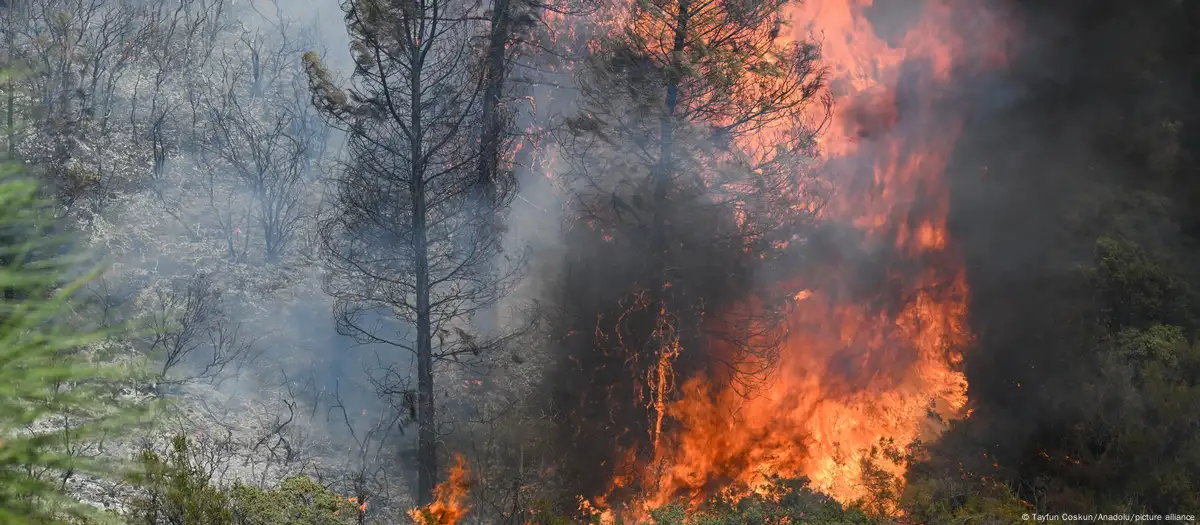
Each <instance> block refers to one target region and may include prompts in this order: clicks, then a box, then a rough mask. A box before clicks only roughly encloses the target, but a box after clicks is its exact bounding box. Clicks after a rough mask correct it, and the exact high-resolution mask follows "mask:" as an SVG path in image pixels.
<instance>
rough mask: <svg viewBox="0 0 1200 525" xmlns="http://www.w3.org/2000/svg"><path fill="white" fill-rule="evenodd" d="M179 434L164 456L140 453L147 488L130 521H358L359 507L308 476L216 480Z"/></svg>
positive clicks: (321, 524)
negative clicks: (265, 483) (265, 486)
mask: <svg viewBox="0 0 1200 525" xmlns="http://www.w3.org/2000/svg"><path fill="white" fill-rule="evenodd" d="M190 446H191V445H190V443H189V442H188V439H187V438H186V437H184V436H177V437H175V439H174V440H172V443H171V449H170V450H169V451H168V452H167V455H166V457H162V456H160V455H158V454H156V453H154V452H153V451H146V452H143V453H142V454H141V456H140V459H141V463H142V465H143V467H144V469H145V472H144V473H143V474H141V475H140V476H137V477H135V478H134V479H133V481H135V482H137V483H139V484H140V485H142V486H143V487H145V488H146V492H145V494H144V495H143V496H142V497H141V498H139V499H138V500H136V501H134V502H133V504H132V505H131V506H130V507H131V511H130V513H129V516H128V517H129V518H130V519H129V522H130V523H145V524H149V525H153V524H157V523H186V524H188V525H345V524H351V523H359V517H360V513H359V509H358V507H357V506H356V505H355V504H354V503H353V502H351V501H350V500H349V499H348V498H345V497H343V496H341V495H338V494H334V493H333V492H332V491H330V490H329V489H327V488H325V487H322V486H321V485H319V484H317V483H316V482H315V481H313V480H312V478H309V477H308V476H302V475H296V476H291V477H289V478H287V479H284V480H283V481H282V482H280V484H279V486H278V487H276V488H274V489H271V490H262V489H259V488H256V487H252V486H249V485H245V484H242V483H235V484H234V485H233V486H232V487H229V488H228V489H222V488H220V487H218V486H217V485H216V484H215V480H213V478H212V474H211V472H208V471H206V470H204V469H203V468H201V467H200V466H199V465H197V464H196V462H195V461H194V459H193V455H192V454H191V453H190Z"/></svg>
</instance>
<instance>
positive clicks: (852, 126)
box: [581, 0, 1005, 521]
mask: <svg viewBox="0 0 1200 525" xmlns="http://www.w3.org/2000/svg"><path fill="white" fill-rule="evenodd" d="M874 3H875V2H873V1H872V0H809V1H806V2H803V3H799V4H794V5H793V6H792V7H790V8H789V9H790V11H791V12H790V13H789V18H790V19H791V21H792V29H791V30H789V32H791V33H792V34H791V37H793V38H795V39H797V40H812V39H817V40H820V41H821V42H822V57H823V59H824V61H825V64H826V65H827V66H828V68H829V76H830V89H831V91H832V93H833V95H834V97H835V99H836V103H835V112H834V115H833V118H832V121H831V123H830V126H829V128H828V131H827V133H826V134H825V135H823V136H821V137H820V138H819V144H818V149H819V150H820V153H821V155H822V161H823V164H824V166H825V168H826V171H827V172H828V175H829V177H830V182H831V183H832V184H833V185H834V186H835V187H836V188H837V195H836V197H835V198H834V200H833V201H832V202H830V204H829V206H828V207H827V208H826V209H825V210H824V211H823V214H822V216H821V218H822V219H823V220H824V222H825V223H827V224H829V225H840V226H837V227H834V228H832V231H834V232H835V233H833V234H830V235H831V238H830V239H825V240H824V241H821V240H815V241H814V242H813V243H812V244H813V245H812V246H809V249H811V251H812V252H813V253H814V254H816V255H814V256H813V257H812V258H811V260H808V261H806V262H805V265H804V267H800V268H796V269H795V272H794V274H793V275H794V279H793V280H792V282H791V284H790V285H791V286H793V288H792V289H794V290H796V295H795V298H796V302H795V309H794V311H793V313H792V314H791V317H790V319H789V322H788V331H789V334H790V335H789V336H788V339H787V342H786V343H785V344H784V345H783V347H782V348H781V351H780V352H779V359H778V361H777V362H775V363H771V365H772V369H773V370H774V371H775V374H774V375H773V377H771V378H770V380H769V381H767V382H766V383H765V384H763V385H761V387H760V388H756V389H755V390H754V391H753V392H751V393H749V394H748V395H747V392H745V391H744V390H742V389H739V388H735V387H733V386H731V385H730V384H729V383H731V382H730V381H721V380H714V379H713V378H712V377H706V376H703V375H701V376H697V377H689V378H683V379H684V381H683V382H682V384H681V385H680V386H679V387H678V388H676V389H675V393H676V395H675V396H674V399H673V400H672V401H670V402H669V403H665V404H664V403H663V402H662V401H661V400H657V399H656V402H657V405H656V406H658V407H662V406H665V415H663V414H656V417H657V418H658V419H657V420H656V421H655V424H654V425H653V428H654V429H655V435H654V438H655V439H654V442H655V446H654V450H653V453H652V457H651V458H646V457H644V456H643V457H639V455H638V454H636V453H634V452H632V451H625V452H628V454H627V455H626V457H627V461H626V465H623V467H625V468H619V469H617V470H618V473H617V474H616V475H615V476H614V478H613V479H612V481H611V486H610V490H609V491H608V493H607V494H605V495H604V496H602V497H599V498H596V500H595V501H594V502H593V503H594V505H592V504H589V503H588V502H583V504H582V505H581V510H584V511H595V513H596V514H598V515H600V516H601V517H602V521H607V519H611V517H612V516H613V514H614V512H613V511H614V510H617V509H616V508H615V506H617V505H620V504H626V505H630V506H631V507H632V508H629V509H628V510H627V511H625V510H617V512H616V513H617V514H628V515H631V516H632V517H641V516H645V511H646V509H650V508H655V507H659V506H662V505H665V504H668V503H673V502H681V501H682V502H690V503H692V504H697V503H700V502H701V501H702V500H703V499H705V498H706V497H708V496H711V495H714V494H716V493H725V494H727V495H735V496H736V495H737V494H749V493H751V492H753V491H756V490H759V489H761V488H763V487H764V486H765V485H766V484H767V483H768V480H769V478H770V476H783V477H807V478H808V479H809V480H810V481H811V482H812V484H813V486H814V488H815V489H817V490H820V491H822V492H825V493H828V494H830V495H831V496H833V497H834V498H835V499H837V500H838V501H840V502H842V503H846V504H849V503H853V502H857V501H862V500H871V499H872V498H873V496H875V494H873V493H872V492H873V491H876V490H878V488H879V487H877V486H875V485H878V484H879V483H880V482H881V480H882V483H884V484H887V485H888V486H889V487H890V489H891V491H892V494H893V495H897V494H896V491H898V490H899V489H900V488H902V484H903V478H904V475H905V470H906V465H904V462H903V461H902V459H903V458H902V457H901V456H900V453H901V452H902V451H904V449H905V447H907V446H908V445H911V444H914V443H916V442H921V441H928V440H931V439H935V438H936V437H937V436H938V435H940V433H941V432H942V431H943V430H944V428H945V425H944V423H945V421H947V420H952V419H958V418H962V417H965V416H966V415H967V410H966V405H967V381H966V377H965V375H964V374H963V373H962V371H961V367H960V364H961V361H962V359H963V356H962V352H963V351H964V350H965V348H966V346H967V345H968V344H969V343H970V341H971V338H972V336H971V334H970V332H969V330H968V327H967V313H968V305H969V289H968V284H967V278H966V274H965V271H964V269H963V262H962V257H961V255H960V252H959V251H958V245H957V244H956V243H955V242H954V240H953V239H952V238H951V236H950V231H949V228H948V222H949V221H948V217H949V208H950V190H949V186H948V183H947V181H946V180H945V175H946V174H945V171H946V167H947V165H948V162H949V159H950V157H951V155H952V153H953V151H954V147H955V144H956V141H957V138H958V132H959V130H960V129H961V123H962V121H963V112H962V111H961V110H960V109H961V108H957V107H948V106H947V104H945V103H943V102H945V100H944V99H943V98H942V97H944V98H945V99H950V98H953V97H947V96H946V95H949V94H952V93H953V86H952V83H953V82H952V79H953V76H954V75H953V72H954V71H956V68H958V67H959V66H960V65H962V64H964V63H966V62H968V60H966V59H967V57H974V58H979V59H981V60H975V61H973V62H978V64H973V65H972V67H988V66H995V65H998V63H999V62H1001V61H1002V58H1001V56H1000V55H1001V53H998V52H997V49H998V48H999V47H1000V45H1002V43H1003V42H1002V41H1001V40H1002V39H1003V38H1004V37H1005V35H1003V34H1002V33H1001V31H1002V28H1001V27H999V24H996V20H992V19H990V18H989V14H988V12H987V10H986V9H984V7H983V6H982V5H981V4H979V3H978V2H974V1H951V0H928V1H926V2H911V3H908V2H892V5H893V6H896V5H908V6H909V7H908V8H907V9H920V10H921V13H920V15H919V17H917V18H916V19H914V20H911V21H909V22H908V23H907V24H906V26H907V31H906V32H903V33H900V34H899V36H898V37H895V38H887V39H885V38H884V37H881V36H879V35H877V34H876V26H877V24H879V23H880V22H878V21H877V20H876V21H872V20H870V19H869V17H868V13H869V12H870V11H871V10H872V8H873V7H874V6H873V4H874ZM885 7H886V6H885ZM876 16H886V15H878V13H876ZM893 18H895V17H893ZM882 23H883V24H884V25H885V26H886V25H888V24H889V23H890V24H891V25H892V26H895V25H896V23H897V22H896V20H886V21H884V22H882ZM893 28H894V27H893ZM967 32H972V33H971V34H972V35H973V38H975V39H976V41H971V42H967V41H965V40H964V38H963V35H964V34H968V33H967ZM881 33H882V32H881ZM971 46H974V47H971ZM838 228H840V229H838ZM838 235H840V236H838ZM822 242H824V244H821V243H822ZM681 352H682V353H687V352H688V349H687V348H672V349H671V354H670V355H671V356H672V357H673V356H675V355H677V354H679V353H681ZM660 366H663V367H667V366H670V363H669V360H665V361H663V362H662V363H660ZM670 375H671V374H670V371H667V370H660V371H659V377H669V376H670ZM657 387H658V391H659V392H665V391H668V389H669V385H657ZM667 423H669V425H668V424H667ZM660 428H661V429H662V431H661V436H659V435H658V432H659V429H660ZM629 488H633V490H634V492H636V493H638V495H637V496H635V497H634V498H633V501H630V500H629V493H628V490H626V489H629ZM597 507H599V508H598V509H597ZM871 507H872V510H874V511H875V512H878V513H880V514H894V513H897V512H899V511H898V509H896V508H895V506H894V502H892V501H885V502H875V503H874V504H872V505H871ZM605 518H607V519H605Z"/></svg>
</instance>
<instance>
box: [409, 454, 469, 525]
mask: <svg viewBox="0 0 1200 525" xmlns="http://www.w3.org/2000/svg"><path fill="white" fill-rule="evenodd" d="M470 476H471V471H470V470H469V469H467V458H465V457H463V456H462V454H455V455H454V465H452V466H451V467H450V471H449V476H448V477H447V478H446V481H443V482H441V483H439V484H438V486H437V487H435V488H434V489H433V503H430V504H429V505H427V506H425V507H419V508H413V509H409V511H408V517H409V519H411V520H412V522H413V525H455V524H456V523H458V522H459V520H461V519H463V517H464V516H466V515H467V511H468V510H469V508H468V507H467V502H466V497H467V488H468V486H469V484H470Z"/></svg>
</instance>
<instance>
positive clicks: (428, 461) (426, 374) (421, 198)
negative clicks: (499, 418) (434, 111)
mask: <svg viewBox="0 0 1200 525" xmlns="http://www.w3.org/2000/svg"><path fill="white" fill-rule="evenodd" d="M410 52H411V53H413V57H414V60H413V61H412V62H411V64H412V67H411V69H412V72H411V77H410V78H411V84H410V86H411V89H412V99H411V101H410V102H411V104H412V118H411V122H410V124H409V129H410V131H411V133H412V136H411V139H410V140H409V155H411V158H412V165H411V166H412V176H411V178H410V179H409V184H410V186H409V190H410V191H411V192H412V206H413V210H412V213H413V217H412V221H413V237H412V243H413V246H412V249H413V255H414V256H415V259H416V261H415V262H416V283H415V284H416V286H415V288H416V295H417V297H416V301H417V312H416V314H417V315H416V317H417V327H416V328H417V418H418V421H417V428H418V430H417V505H419V506H422V507H423V506H426V505H428V504H430V503H431V502H432V501H433V487H434V485H436V484H437V434H436V431H435V428H434V412H433V410H434V408H433V334H432V327H431V326H430V322H431V312H430V305H429V246H428V242H427V238H426V237H427V233H428V232H427V228H428V225H427V224H426V211H427V210H426V209H425V206H426V202H425V165H424V160H423V152H422V144H421V142H422V136H423V131H422V129H421V116H422V115H423V112H422V110H421V104H422V98H421V90H422V85H421V69H422V67H421V66H422V64H421V61H420V58H418V57H420V54H421V49H420V45H415V46H412V47H410Z"/></svg>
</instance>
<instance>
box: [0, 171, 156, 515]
mask: <svg viewBox="0 0 1200 525" xmlns="http://www.w3.org/2000/svg"><path fill="white" fill-rule="evenodd" d="M37 191H38V186H37V185H36V184H35V183H34V182H32V181H30V180H27V179H24V178H20V177H18V176H17V173H16V172H15V171H14V170H13V169H7V170H5V171H3V172H2V173H0V290H2V294H0V523H11V524H21V523H56V522H61V521H64V520H67V519H72V518H74V519H80V518H82V517H89V516H90V517H91V518H93V519H96V520H99V521H104V520H105V519H106V518H105V517H104V516H102V515H100V514H99V513H97V512H95V511H94V510H92V509H91V508H89V507H86V506H84V505H82V504H80V503H78V502H75V501H73V500H71V499H70V498H69V497H67V495H66V494H65V493H64V488H65V487H64V485H65V480H66V478H67V477H69V476H70V475H73V474H75V473H90V474H95V475H113V474H115V473H116V470H117V467H118V465H117V464H114V463H111V462H105V461H100V460H96V459H86V458H81V457H77V456H75V455H73V454H71V453H70V447H71V446H72V445H77V444H79V443H81V442H88V441H90V440H94V439H98V438H100V437H102V436H105V435H113V434H116V433H118V432H119V430H120V429H124V428H129V424H130V423H132V422H134V420H135V419H136V416H137V410H136V409H135V408H134V407H132V406H126V405H125V404H124V403H123V402H122V401H121V400H120V398H118V397H116V395H115V393H116V392H118V391H119V389H115V388H113V387H112V385H113V384H114V383H117V382H119V381H120V380H121V379H123V378H125V377H126V376H125V373H124V371H123V370H122V369H121V368H118V367H114V366H108V365H104V364H98V363H97V362H96V359H94V356H93V354H92V353H91V352H89V346H90V345H94V344H97V343H99V342H101V341H102V340H103V339H104V337H105V335H106V334H104V333H102V332H100V331H97V330H91V329H88V328H86V327H87V326H88V325H87V324H86V323H84V322H82V321H80V320H79V319H76V318H75V316H74V309H75V307H76V306H77V302H78V301H77V292H78V291H79V290H80V289H81V288H82V286H83V285H84V284H86V283H87V282H88V281H89V280H90V279H91V278H92V277H94V276H95V273H91V274H87V275H84V276H82V277H77V278H73V279H72V278H70V276H72V275H76V276H77V275H78V268H80V267H81V265H83V264H84V261H83V260H82V259H81V258H79V257H76V256H66V255H62V254H63V253H65V252H66V251H67V250H65V249H64V248H65V246H66V241H67V239H65V238H63V237H62V236H59V235H55V234H54V231H55V230H54V227H55V226H56V225H55V224H54V223H53V221H52V220H50V219H47V217H50V216H52V215H51V214H49V213H47V208H46V206H45V204H44V203H43V202H41V201H39V200H38V198H37V196H36V195H37ZM84 267H86V266H84ZM52 478H53V479H52Z"/></svg>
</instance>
